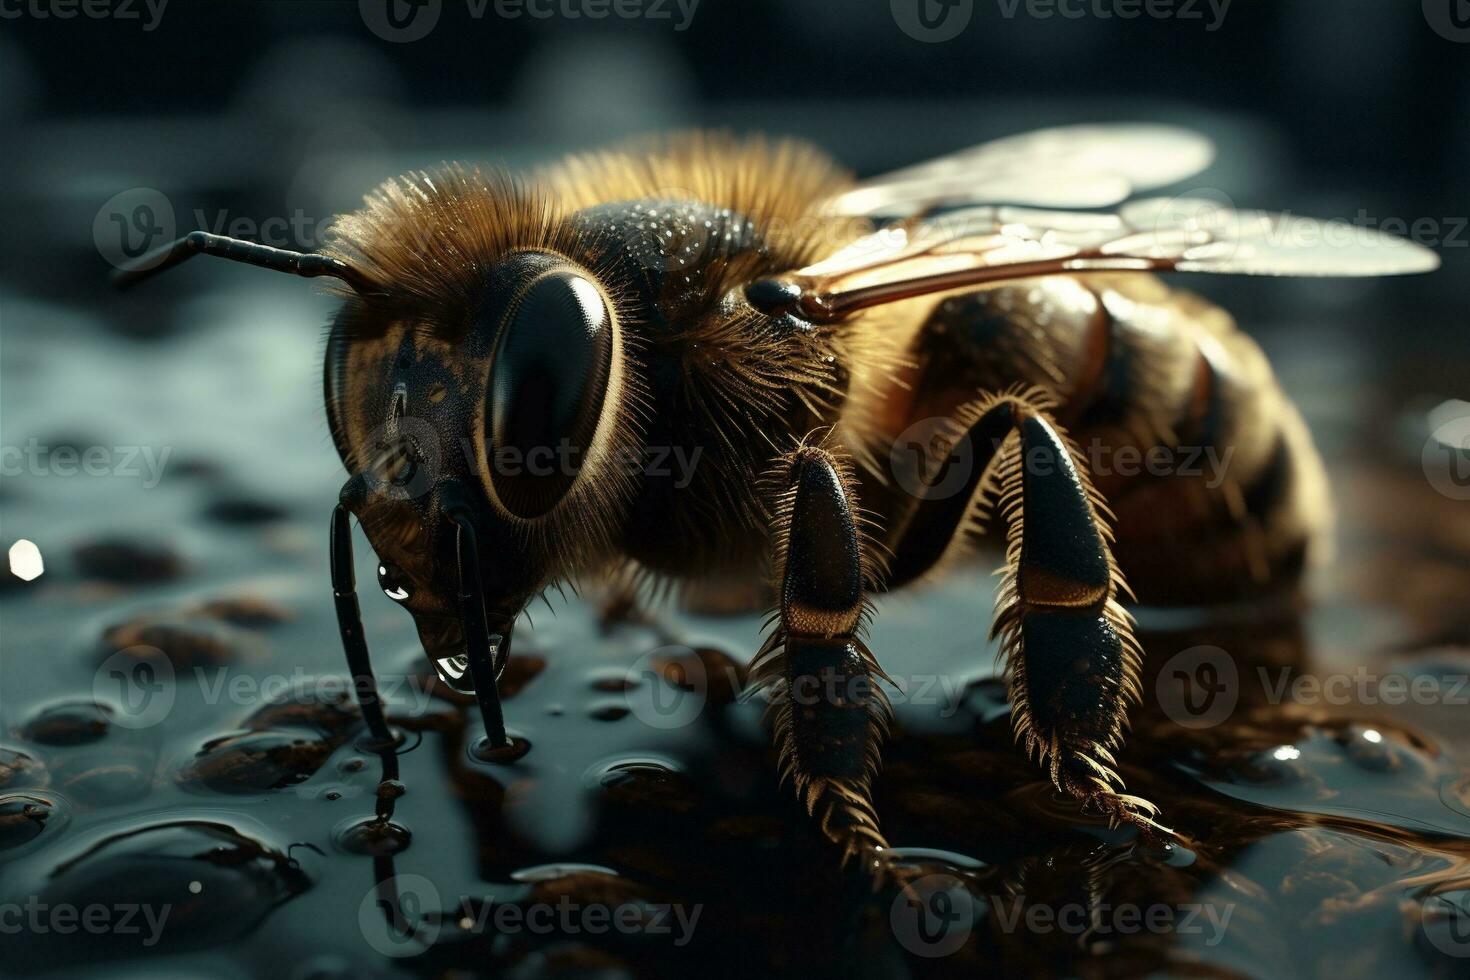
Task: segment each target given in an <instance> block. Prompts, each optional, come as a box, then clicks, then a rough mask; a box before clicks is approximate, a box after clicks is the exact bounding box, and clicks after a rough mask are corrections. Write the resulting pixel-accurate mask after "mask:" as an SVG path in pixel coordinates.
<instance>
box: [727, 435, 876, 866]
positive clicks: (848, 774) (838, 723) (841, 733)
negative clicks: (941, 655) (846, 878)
mask: <svg viewBox="0 0 1470 980" xmlns="http://www.w3.org/2000/svg"><path fill="white" fill-rule="evenodd" d="M766 483H767V487H766V489H767V490H768V496H769V498H770V499H771V502H772V506H771V510H772V511H773V514H772V532H773V533H772V544H773V556H772V557H773V562H772V565H773V570H774V583H773V584H774V586H775V591H776V594H777V595H778V596H779V599H780V604H779V608H778V610H777V612H776V613H775V614H774V615H773V617H772V624H771V625H774V626H775V629H774V630H772V632H771V633H770V635H769V637H768V638H767V639H766V642H765V644H764V645H763V646H762V647H761V650H760V652H759V653H758V654H757V656H756V658H755V661H754V662H753V663H752V665H751V671H750V684H751V688H752V689H753V690H755V689H764V690H766V691H767V692H768V694H769V696H770V707H769V708H768V709H767V720H768V722H769V723H770V726H771V729H772V732H773V737H774V740H775V743H776V748H777V751H778V752H779V755H780V766H781V777H782V781H783V782H784V781H785V780H787V779H790V780H791V781H792V783H793V784H794V786H795V789H796V794H797V797H798V798H799V799H800V800H801V802H802V804H803V805H804V806H805V807H806V809H807V812H808V813H810V814H811V815H812V816H813V817H814V818H815V819H816V820H817V825H818V827H819V828H820V829H821V831H822V834H823V835H824V836H825V837H827V838H828V839H829V840H831V841H832V842H833V843H835V844H837V846H838V847H840V848H841V849H842V856H843V861H844V863H846V862H848V861H850V860H852V859H854V858H856V859H858V861H859V864H860V865H861V866H862V867H864V868H865V869H867V870H870V871H874V872H879V871H881V870H882V869H883V868H884V867H885V866H886V865H887V861H886V857H885V855H884V853H883V852H884V851H885V850H886V849H887V848H888V842H887V841H886V840H885V839H884V838H883V835H882V833H881V831H880V830H879V829H878V818H877V815H876V814H875V813H874V810H873V804H872V801H871V798H870V787H871V784H872V780H873V777H874V776H875V775H876V774H877V771H878V765H879V752H880V748H881V745H882V741H883V738H884V736H885V735H886V734H887V731H888V726H889V711H890V709H889V704H888V699H887V697H886V695H885V694H884V693H883V690H882V689H881V688H880V687H879V686H878V681H879V680H880V679H883V680H886V679H887V678H886V677H885V676H884V674H883V671H882V669H881V668H880V667H879V666H878V663H877V660H876V659H875V658H874V656H873V654H872V652H871V651H869V649H868V647H867V644H866V643H865V642H864V640H863V634H864V632H865V622H864V621H865V619H866V618H867V612H868V609H867V590H868V589H869V588H871V587H873V586H874V585H875V584H876V577H877V568H876V565H877V562H876V560H875V558H874V555H875V551H874V549H875V548H876V547H877V546H876V545H875V544H874V543H873V542H871V541H870V540H869V538H868V536H867V535H866V534H865V533H864V528H865V523H866V519H865V517H864V516H863V513H862V512H861V511H860V510H859V508H858V505H857V498H856V494H855V491H854V488H853V481H852V476H851V472H850V470H849V467H848V464H847V461H846V459H845V458H844V457H843V456H841V455H840V454H839V453H838V452H836V451H834V450H832V449H828V448H824V447H823V446H820V445H814V444H811V443H804V444H803V445H801V446H798V447H797V448H796V449H795V450H793V451H792V452H791V453H789V454H787V455H786V456H784V457H783V458H782V459H780V460H779V461H778V463H777V465H776V467H775V468H774V470H773V471H772V472H771V474H770V475H769V476H768V477H767V478H766Z"/></svg>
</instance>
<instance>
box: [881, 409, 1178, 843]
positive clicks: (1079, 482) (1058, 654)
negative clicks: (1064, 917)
mask: <svg viewBox="0 0 1470 980" xmlns="http://www.w3.org/2000/svg"><path fill="white" fill-rule="evenodd" d="M1051 407H1052V406H1051V402H1050V400H1049V399H1048V398H1047V396H1046V395H1045V394H1044V393H1043V392H1041V391H1040V390H1038V389H1029V390H1025V389H1021V390H1014V391H1010V392H1006V393H1003V394H999V395H993V396H989V397H986V398H983V399H981V400H979V401H977V402H974V403H972V404H970V405H968V406H965V407H964V408H962V409H961V410H960V411H959V413H958V420H959V423H960V425H959V428H960V429H961V430H962V431H963V438H968V439H969V440H970V449H971V451H972V452H973V453H974V454H975V456H974V460H973V465H972V469H971V472H970V473H969V474H968V476H967V479H968V483H967V484H966V485H965V487H964V488H963V489H964V490H965V495H964V496H962V497H949V498H946V499H942V500H934V501H924V502H922V503H920V504H919V505H918V507H917V508H915V510H914V511H913V513H912V514H911V515H910V516H909V519H908V522H907V526H906V527H905V529H904V530H905V532H906V534H905V536H904V538H902V539H900V541H899V543H898V544H897V545H896V547H895V552H896V554H895V558H894V568H895V570H896V571H897V570H902V571H903V573H904V575H905V576H906V577H908V576H911V575H912V574H913V573H914V572H915V571H916V570H917V569H919V568H920V567H921V565H923V564H924V563H928V562H934V563H938V562H941V561H944V560H946V559H948V558H949V557H950V556H949V551H950V550H952V549H957V548H964V547H965V546H966V545H965V543H964V542H965V540H966V539H970V538H973V536H974V535H975V534H976V533H979V532H981V531H983V530H984V528H985V527H986V526H987V525H988V524H989V523H990V521H991V518H992V515H993V514H994V513H998V514H999V516H1000V518H1001V520H1002V522H1003V523H1004V524H1005V527H1006V575H1005V580H1004V583H1003V585H1002V587H1001V591H1000V595H999V598H998V599H997V601H996V610H995V620H994V624H993V626H992V628H991V636H992V637H999V638H1000V639H1001V655H1002V656H1003V657H1004V659H1005V664H1006V677H1007V681H1008V684H1009V688H1010V698H1011V720H1012V727H1013V729H1014V732H1015V736H1016V739H1017V741H1018V742H1020V743H1021V744H1022V745H1024V747H1025V750H1026V753H1027V756H1028V757H1031V758H1035V759H1037V760H1038V761H1039V762H1040V763H1041V764H1042V765H1043V766H1044V767H1045V768H1046V771H1047V774H1048V775H1049V776H1050V777H1051V781H1052V783H1053V784H1054V785H1055V786H1056V787H1057V788H1058V789H1059V790H1061V791H1063V792H1065V793H1067V794H1068V795H1070V796H1073V797H1075V798H1076V799H1078V800H1079V801H1081V803H1082V804H1083V806H1084V808H1086V809H1090V810H1094V811H1097V812H1101V813H1102V814H1104V815H1105V816H1107V818H1108V819H1109V821H1110V822H1113V823H1118V822H1128V823H1133V824H1136V825H1138V826H1139V827H1141V828H1143V829H1144V830H1145V831H1147V832H1150V833H1155V832H1162V833H1169V831H1168V830H1167V828H1164V827H1162V826H1160V825H1159V824H1157V823H1156V822H1155V821H1154V817H1155V816H1156V815H1157V813H1158V810H1157V808H1156V807H1154V806H1153V804H1151V803H1149V802H1148V801H1147V800H1144V799H1141V798H1139V797H1137V796H1129V795H1126V794H1124V793H1123V781H1122V779H1121V778H1120V777H1119V776H1118V774H1117V772H1116V771H1115V769H1114V767H1115V766H1116V762H1115V761H1114V758H1113V753H1114V752H1116V751H1117V750H1118V749H1119V748H1121V746H1122V743H1123V733H1124V730H1125V728H1126V726H1127V711H1128V706H1129V705H1130V704H1136V703H1137V702H1138V700H1139V695H1140V690H1139V672H1140V669H1141V667H1142V651H1141V649H1140V648H1139V646H1138V643H1137V641H1136V640H1135V639H1134V638H1133V621H1132V617H1131V616H1129V615H1128V613H1127V612H1126V611H1125V610H1124V609H1123V607H1122V606H1121V605H1120V604H1119V602H1118V596H1119V594H1120V593H1122V594H1130V595H1131V593H1129V592H1128V587H1127V585H1126V584H1125V583H1124V581H1123V577H1122V575H1121V574H1120V573H1119V571H1118V566H1117V563H1116V562H1115V561H1114V560H1113V555H1112V550H1111V545H1112V532H1111V530H1110V529H1109V528H1108V525H1107V524H1106V523H1105V522H1104V520H1103V515H1107V516H1108V517H1111V516H1112V515H1111V513H1110V512H1109V511H1108V509H1107V505H1106V504H1105V503H1104V502H1103V500H1102V498H1101V496H1100V495H1099V494H1098V493H1097V492H1096V490H1094V489H1093V487H1092V484H1091V482H1090V480H1089V478H1088V476H1087V472H1086V468H1085V466H1084V464H1083V460H1082V457H1081V454H1080V453H1079V452H1078V450H1077V448H1076V447H1075V446H1074V445H1073V444H1072V442H1071V440H1070V439H1068V438H1067V436H1066V435H1065V433H1064V432H1063V431H1062V429H1061V428H1060V427H1059V426H1058V425H1057V424H1056V423H1055V422H1054V421H1053V420H1052V417H1051ZM941 527H943V528H944V529H945V533H944V534H941V533H940V530H941ZM941 538H943V539H945V540H947V542H948V543H947V544H946V545H943V546H941V545H939V544H938V542H939V541H940V539H941Z"/></svg>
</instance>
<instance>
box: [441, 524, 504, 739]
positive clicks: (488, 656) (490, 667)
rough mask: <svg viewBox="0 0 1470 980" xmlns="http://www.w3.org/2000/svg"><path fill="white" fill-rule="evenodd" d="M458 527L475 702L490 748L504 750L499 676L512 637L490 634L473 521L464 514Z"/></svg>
mask: <svg viewBox="0 0 1470 980" xmlns="http://www.w3.org/2000/svg"><path fill="white" fill-rule="evenodd" d="M452 519H453V521H454V525H455V539H454V547H455V556H456V558H457V559H458V561H459V607H460V618H461V619H462V620H463V623H464V636H465V647H466V650H467V651H468V657H469V661H470V675H471V676H472V677H474V679H475V700H476V701H477V702H479V705H480V717H481V719H482V720H483V721H484V724H485V738H486V740H487V742H488V744H489V747H490V748H505V747H506V746H507V745H509V744H510V739H509V738H508V737H507V736H506V734H505V710H504V709H503V708H502V707H501V704H500V687H499V679H500V672H501V671H502V670H504V669H505V664H506V661H507V660H509V658H510V646H509V644H510V637H509V636H508V635H507V636H500V635H495V636H492V635H491V634H490V629H489V627H488V626H487V625H486V622H485V590H484V587H483V586H482V584H481V582H480V555H479V544H478V540H477V539H476V537H475V526H474V523H473V521H472V520H471V519H470V518H469V517H468V516H467V515H465V514H463V513H456V514H454V515H453V517H452Z"/></svg>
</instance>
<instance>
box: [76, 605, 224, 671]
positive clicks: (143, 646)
mask: <svg viewBox="0 0 1470 980" xmlns="http://www.w3.org/2000/svg"><path fill="white" fill-rule="evenodd" d="M245 639H246V638H245V637H244V636H242V635H241V634H240V633H239V631H238V630H236V629H235V628H234V627H233V626H231V625H230V624H229V623H227V622H224V621H222V620H220V619H218V618H213V617H205V616H188V615H177V614H168V613H145V614H143V615H140V616H138V617H136V618H134V619H130V620H128V621H126V622H122V623H117V624H115V625H113V626H109V627H107V628H106V629H105V630H103V632H102V642H101V647H102V650H101V652H102V654H103V655H104V656H111V655H112V654H114V653H116V652H117V651H119V650H128V649H132V648H139V649H140V650H142V651H144V652H145V654H146V650H147V649H148V648H152V649H154V650H157V651H159V653H161V654H162V655H163V656H165V657H167V658H168V661H169V663H171V664H172V665H173V666H174V667H175V668H176V669H187V668H190V667H222V666H225V665H227V664H233V663H235V662H237V661H239V660H240V659H241V656H242V653H243V650H244V648H245V646H246V643H245Z"/></svg>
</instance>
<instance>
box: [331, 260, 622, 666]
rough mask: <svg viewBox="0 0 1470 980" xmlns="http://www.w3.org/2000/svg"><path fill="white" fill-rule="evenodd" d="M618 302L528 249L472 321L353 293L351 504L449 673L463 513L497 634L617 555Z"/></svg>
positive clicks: (340, 401) (339, 377)
mask: <svg viewBox="0 0 1470 980" xmlns="http://www.w3.org/2000/svg"><path fill="white" fill-rule="evenodd" d="M625 365H626V360H625V357H624V350H623V339H622V333H621V327H620V323H619V318H618V316H617V313H616V308H615V305H614V303H613V302H612V301H611V300H610V299H609V297H608V293H607V290H606V289H605V288H604V287H603V285H602V284H601V282H600V281H599V279H598V277H597V276H596V275H595V274H594V273H593V272H591V271H590V270H588V269H587V268H585V267H584V266H582V265H581V264H579V263H577V262H576V261H574V260H572V259H570V258H568V257H566V256H564V255H562V254H559V253H556V252H551V251H540V250H523V251H516V252H512V253H510V254H508V255H506V256H505V257H503V258H502V259H501V260H500V261H498V262H497V263H496V264H495V265H494V266H493V267H492V268H491V269H490V270H489V271H488V275H487V277H486V281H485V283H484V286H483V289H482V290H481V292H480V295H479V297H478V299H477V301H476V302H475V303H474V304H473V306H472V308H468V309H467V310H466V311H465V314H464V316H463V318H462V319H461V320H460V321H459V322H455V323H448V324H446V323H442V322H432V321H431V322H424V321H423V320H422V319H420V318H417V317H415V316H413V315H412V314H409V315H404V314H403V313H402V312H401V311H397V310H395V312H394V313H393V315H392V316H391V317H385V316H384V315H383V312H382V311H381V310H380V309H378V308H375V307H374V306H373V305H372V304H371V303H366V302H358V301H354V300H349V301H348V303H347V304H346V306H344V308H343V311H342V313H341V314H340V315H339V317H338V320H337V323H336V324H335V326H334V329H333V332H332V338H331V340H330V341H329V344H328V356H327V381H326V388H327V405H328V415H329V417H330V419H331V427H332V432H333V437H334V440H335V441H336V443H337V447H338V450H339V453H340V454H341V456H342V459H343V462H344V463H345V464H346V466H347V467H348V469H349V472H351V473H353V474H354V477H353V480H351V481H349V484H348V488H347V489H345V490H344V495H343V502H344V504H345V505H346V506H347V508H348V509H349V510H350V511H352V512H353V513H355V514H356V515H357V516H358V518H359V521H360V523H361V524H362V527H363V529H364V531H365V533H366V534H367V537H368V539H369V541H370V542H371V543H372V545H373V548H374V550H375V551H376V552H377V555H378V557H379V584H380V585H381V586H382V588H383V591H384V593H385V594H387V595H388V596H389V598H392V599H393V600H394V601H396V602H398V603H399V604H400V605H402V606H404V607H405V608H406V609H408V610H409V611H410V612H411V613H412V614H413V616H414V619H415V621H416V623H417V625H418V629H419V634H420V639H421V640H422V641H423V643H424V646H425V649H426V651H427V652H428V653H429V655H430V658H431V659H433V660H434V661H435V663H436V666H438V667H439V668H440V674H441V676H443V677H445V679H446V680H450V681H451V682H454V681H457V680H459V678H457V677H454V676H453V669H450V670H448V671H446V669H445V667H444V663H443V662H444V660H445V658H446V657H454V656H456V655H457V654H458V653H459V650H458V649H457V648H460V647H462V646H463V643H464V636H463V624H462V623H461V621H460V610H459V608H458V596H459V594H460V586H461V584H462V583H461V582H460V580H459V574H460V569H459V566H458V564H457V555H456V546H457V528H458V525H457V523H456V522H457V521H469V522H471V523H472V524H473V527H474V529H475V537H476V539H477V542H478V551H479V561H480V578H481V580H482V583H483V588H484V593H485V596H484V598H485V605H486V610H487V617H488V619H489V625H490V628H491V629H492V631H495V632H499V633H502V634H507V635H508V633H509V631H510V625H511V623H512V622H513V621H514V619H515V617H516V615H517V614H518V613H519V612H520V610H521V609H522V608H523V607H524V606H525V604H526V603H527V602H529V600H530V599H531V598H533V597H534V596H535V595H536V594H538V593H539V592H540V591H541V590H542V589H543V588H545V587H546V586H547V585H548V584H549V583H551V582H553V581H555V580H557V579H559V578H561V577H563V576H566V575H570V574H575V573H577V572H580V571H584V570H586V569H587V568H588V567H589V565H593V564H595V563H596V562H597V561H598V560H600V559H603V558H606V557H608V556H610V555H611V554H612V553H613V550H614V549H613V543H612V542H613V540H614V539H615V537H616V534H617V531H618V523H619V516H618V515H619V514H620V513H621V512H622V510H623V509H624V508H623V507H622V503H623V502H624V501H626V500H627V499H628V497H629V496H630V493H631V487H630V483H631V470H630V467H627V466H623V465H620V464H619V460H620V459H625V458H632V457H630V456H628V453H630V452H635V451H636V448H637V447H636V436H635V435H634V434H633V432H632V429H631V427H630V425H629V414H630V411H631V408H630V405H629V404H628V403H629V400H630V399H629V395H628V384H627V382H626V380H625Z"/></svg>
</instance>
